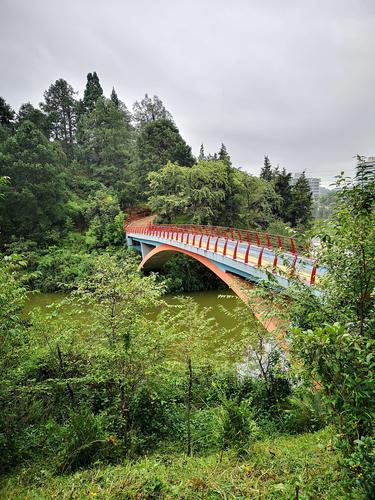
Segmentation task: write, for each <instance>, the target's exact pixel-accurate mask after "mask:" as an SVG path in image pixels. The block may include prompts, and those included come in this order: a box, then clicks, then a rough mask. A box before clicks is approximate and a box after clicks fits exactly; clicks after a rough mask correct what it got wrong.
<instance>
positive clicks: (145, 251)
mask: <svg viewBox="0 0 375 500" xmlns="http://www.w3.org/2000/svg"><path fill="white" fill-rule="evenodd" d="M154 248H155V245H149V244H148V243H144V242H143V241H141V253H142V260H143V259H144V258H145V257H146V255H148V254H149V253H150V252H151V250H153V249H154Z"/></svg>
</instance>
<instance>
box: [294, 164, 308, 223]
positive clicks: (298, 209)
mask: <svg viewBox="0 0 375 500" xmlns="http://www.w3.org/2000/svg"><path fill="white" fill-rule="evenodd" d="M291 191H292V193H291V194H292V196H291V203H290V207H289V220H290V223H291V225H292V227H297V226H298V227H302V228H307V227H308V226H309V225H310V222H311V219H312V194H311V191H310V186H309V183H308V182H307V179H306V176H305V173H304V172H303V174H302V175H301V177H299V178H298V180H297V182H296V184H295V185H294V186H293V187H292V190H291Z"/></svg>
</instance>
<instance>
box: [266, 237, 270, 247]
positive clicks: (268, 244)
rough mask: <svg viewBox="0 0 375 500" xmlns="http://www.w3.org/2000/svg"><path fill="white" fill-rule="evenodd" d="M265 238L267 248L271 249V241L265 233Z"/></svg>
mask: <svg viewBox="0 0 375 500" xmlns="http://www.w3.org/2000/svg"><path fill="white" fill-rule="evenodd" d="M266 238H267V246H268V248H271V240H270V237H269V236H268V233H266Z"/></svg>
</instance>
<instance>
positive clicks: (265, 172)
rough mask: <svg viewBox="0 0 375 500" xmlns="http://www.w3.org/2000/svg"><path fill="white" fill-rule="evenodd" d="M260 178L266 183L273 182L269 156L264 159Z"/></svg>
mask: <svg viewBox="0 0 375 500" xmlns="http://www.w3.org/2000/svg"><path fill="white" fill-rule="evenodd" d="M260 177H261V178H262V179H264V180H265V181H271V180H272V178H273V174H272V165H271V162H270V160H269V158H268V156H267V155H266V156H265V157H264V164H263V167H262V170H261V171H260Z"/></svg>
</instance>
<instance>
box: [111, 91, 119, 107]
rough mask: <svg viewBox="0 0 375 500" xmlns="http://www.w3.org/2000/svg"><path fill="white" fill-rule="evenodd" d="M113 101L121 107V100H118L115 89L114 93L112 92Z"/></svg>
mask: <svg viewBox="0 0 375 500" xmlns="http://www.w3.org/2000/svg"><path fill="white" fill-rule="evenodd" d="M110 99H111V101H112V102H113V104H114V105H115V106H117V107H119V106H120V99H119V98H118V96H117V93H116V91H115V88H114V87H112V92H111V97H110Z"/></svg>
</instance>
